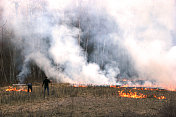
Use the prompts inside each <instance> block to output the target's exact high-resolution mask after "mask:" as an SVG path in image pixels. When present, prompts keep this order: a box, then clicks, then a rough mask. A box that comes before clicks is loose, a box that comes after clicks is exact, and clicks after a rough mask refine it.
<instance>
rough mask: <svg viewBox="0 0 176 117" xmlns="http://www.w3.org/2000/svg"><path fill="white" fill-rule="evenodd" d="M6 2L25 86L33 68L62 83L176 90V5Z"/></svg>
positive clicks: (151, 0)
mask: <svg viewBox="0 0 176 117" xmlns="http://www.w3.org/2000/svg"><path fill="white" fill-rule="evenodd" d="M1 2H2V3H3V6H1V7H2V8H3V20H7V21H8V28H9V29H10V30H12V31H13V32H14V35H15V37H14V38H13V43H14V45H16V46H17V47H18V48H19V49H20V50H22V55H23V56H24V62H23V67H22V70H21V72H20V73H19V75H18V77H19V79H20V81H23V80H24V77H27V74H29V73H30V71H29V69H30V68H29V67H30V66H29V64H30V63H31V62H33V63H35V64H36V65H37V66H38V67H39V68H40V69H41V70H43V71H44V72H45V74H46V75H47V76H48V77H51V78H54V79H56V80H58V81H59V82H69V83H91V84H92V83H93V84H109V83H116V78H138V79H143V80H155V81H157V82H159V83H160V84H162V85H163V84H165V85H167V84H170V86H172V87H174V86H175V85H174V83H176V79H175V76H176V73H175V72H174V70H175V68H176V63H175V61H176V39H175V13H174V11H175V10H176V9H175V8H176V6H175V1H174V0H170V1H165V0H147V1H146V0H140V1H139V0H102V1H99V0H78V1H74V0H59V1H54V0H37V1H36V0H11V1H10V0H8V1H7V0H3V1H1ZM2 3H1V4H2Z"/></svg>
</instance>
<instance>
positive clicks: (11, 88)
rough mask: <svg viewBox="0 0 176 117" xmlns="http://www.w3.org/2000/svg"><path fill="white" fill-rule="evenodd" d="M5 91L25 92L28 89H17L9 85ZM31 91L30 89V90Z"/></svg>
mask: <svg viewBox="0 0 176 117" xmlns="http://www.w3.org/2000/svg"><path fill="white" fill-rule="evenodd" d="M6 91H17V92H20V91H25V92H28V90H27V89H23V88H21V89H17V88H16V87H14V88H13V87H11V86H9V88H8V89H6ZM30 92H31V91H30Z"/></svg>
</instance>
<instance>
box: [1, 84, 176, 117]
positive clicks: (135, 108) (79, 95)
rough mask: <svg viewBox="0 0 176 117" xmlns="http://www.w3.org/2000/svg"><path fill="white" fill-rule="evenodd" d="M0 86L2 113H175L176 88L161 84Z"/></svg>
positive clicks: (108, 114) (74, 114) (47, 114)
mask: <svg viewBox="0 0 176 117" xmlns="http://www.w3.org/2000/svg"><path fill="white" fill-rule="evenodd" d="M7 89H12V88H11V87H10V88H8V87H4V88H1V89H0V95H1V96H0V102H1V105H0V108H1V115H2V116H5V117H6V116H107V117H110V116H117V117H118V116H119V117H122V116H123V117H134V116H136V117H140V116H147V117H151V116H153V117H155V116H157V117H161V116H163V117H166V116H169V115H171V117H175V116H176V113H175V112H176V105H175V104H176V103H175V101H176V92H175V91H167V90H164V89H158V88H142V87H136V88H133V87H120V86H116V85H107V86H90V85H89V86H86V85H70V84H52V85H51V86H50V95H49V96H47V97H45V98H44V97H43V90H42V87H41V86H39V85H35V86H34V88H33V89H34V90H33V92H31V93H28V92H26V91H25V87H24V89H23V90H24V91H22V90H21V91H19V90H20V89H16V90H11V91H9V90H7Z"/></svg>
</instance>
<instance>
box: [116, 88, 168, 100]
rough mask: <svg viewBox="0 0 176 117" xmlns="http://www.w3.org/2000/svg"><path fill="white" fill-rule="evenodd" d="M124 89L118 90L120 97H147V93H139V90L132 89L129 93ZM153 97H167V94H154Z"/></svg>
mask: <svg viewBox="0 0 176 117" xmlns="http://www.w3.org/2000/svg"><path fill="white" fill-rule="evenodd" d="M123 91H124V90H122V91H118V92H119V96H120V97H127V98H147V95H144V94H142V93H139V94H137V92H134V93H133V92H131V91H129V93H124V92H123ZM153 97H154V98H156V99H166V97H165V96H160V97H157V96H156V95H153Z"/></svg>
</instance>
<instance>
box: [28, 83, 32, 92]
mask: <svg viewBox="0 0 176 117" xmlns="http://www.w3.org/2000/svg"><path fill="white" fill-rule="evenodd" d="M27 86H28V92H29V90H30V91H31V92H32V83H28V84H27Z"/></svg>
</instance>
